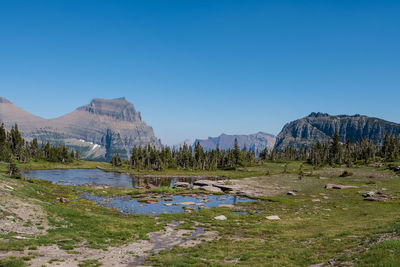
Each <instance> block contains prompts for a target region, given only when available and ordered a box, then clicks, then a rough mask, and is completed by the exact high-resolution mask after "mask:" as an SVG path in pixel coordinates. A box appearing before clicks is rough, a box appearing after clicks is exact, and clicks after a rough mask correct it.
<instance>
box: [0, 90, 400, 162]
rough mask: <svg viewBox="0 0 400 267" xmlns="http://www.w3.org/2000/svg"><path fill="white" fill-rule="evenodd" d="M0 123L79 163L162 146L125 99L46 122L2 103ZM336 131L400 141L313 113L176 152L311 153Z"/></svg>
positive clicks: (354, 121) (388, 130)
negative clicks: (62, 149) (61, 147)
mask: <svg viewBox="0 0 400 267" xmlns="http://www.w3.org/2000/svg"><path fill="white" fill-rule="evenodd" d="M0 123H4V124H5V127H6V128H7V129H11V127H12V126H13V125H14V124H15V123H17V124H18V127H19V129H20V131H21V133H22V135H23V137H24V138H25V139H26V140H27V141H31V140H32V139H33V138H37V139H38V140H39V141H50V142H51V143H52V144H58V143H63V144H65V145H66V146H67V147H68V148H70V149H74V150H80V151H81V154H82V156H83V158H85V159H91V160H109V159H110V158H111V157H112V156H113V155H114V153H119V154H120V155H121V157H122V158H129V156H130V153H131V150H132V148H133V146H135V145H137V146H139V145H142V146H144V145H147V144H150V145H152V146H155V147H157V148H160V147H161V146H162V144H161V141H160V140H159V139H157V138H156V136H155V135H154V132H153V129H152V127H150V126H148V125H146V123H145V122H143V121H142V118H141V114H140V112H137V111H136V110H135V108H134V106H133V104H132V103H130V102H128V101H127V100H126V99H125V98H116V99H108V100H107V99H101V98H95V99H93V100H92V101H91V102H90V104H88V105H85V106H82V107H79V108H77V109H76V110H74V111H73V112H71V113H68V114H66V115H64V116H61V117H58V118H55V119H44V118H41V117H38V116H34V115H32V114H30V113H28V112H26V111H24V110H23V109H21V108H19V107H17V106H16V105H14V104H13V103H11V102H10V101H8V100H7V99H5V98H3V97H0ZM335 129H337V130H338V132H339V136H340V140H341V141H342V142H346V140H347V139H349V140H350V141H352V142H356V141H358V140H359V139H360V138H364V139H370V140H372V141H373V142H374V143H375V144H378V145H381V144H383V142H384V139H385V135H386V134H393V135H395V136H398V135H400V124H397V123H394V122H389V121H385V120H382V119H379V118H373V117H367V116H363V115H353V116H349V115H329V114H326V113H314V112H313V113H311V114H310V115H308V116H307V117H304V118H301V119H298V120H295V121H292V122H290V123H287V124H286V125H285V126H284V127H283V129H282V131H281V132H280V133H279V134H278V136H276V137H275V136H274V135H272V134H268V133H264V132H258V133H256V134H249V135H227V134H221V135H220V136H218V137H209V138H208V139H197V140H195V141H194V142H192V141H190V140H185V141H184V142H181V143H179V144H177V145H175V147H176V148H179V147H180V146H183V145H184V144H186V145H188V146H192V145H194V144H196V143H197V142H199V143H200V144H201V145H202V146H203V148H204V149H205V150H211V149H215V148H216V147H217V146H219V148H220V149H229V148H233V146H234V141H235V138H237V140H238V144H239V146H240V147H241V148H243V147H246V148H247V149H252V150H254V151H258V152H260V151H262V150H263V149H264V148H266V147H267V148H268V149H269V150H272V149H273V148H276V149H277V150H283V149H285V148H286V147H291V148H297V149H298V148H303V147H309V146H311V145H313V144H315V143H316V142H318V141H319V142H328V141H330V140H331V139H332V137H333V135H334V132H335Z"/></svg>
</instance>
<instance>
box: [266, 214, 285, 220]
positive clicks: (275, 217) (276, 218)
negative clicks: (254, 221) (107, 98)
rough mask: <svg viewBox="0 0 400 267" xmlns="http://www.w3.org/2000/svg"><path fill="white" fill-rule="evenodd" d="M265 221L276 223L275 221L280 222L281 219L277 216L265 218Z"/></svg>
mask: <svg viewBox="0 0 400 267" xmlns="http://www.w3.org/2000/svg"><path fill="white" fill-rule="evenodd" d="M265 218H266V219H267V220H270V221H277V220H280V219H281V218H279V216H278V215H271V216H267V217H265Z"/></svg>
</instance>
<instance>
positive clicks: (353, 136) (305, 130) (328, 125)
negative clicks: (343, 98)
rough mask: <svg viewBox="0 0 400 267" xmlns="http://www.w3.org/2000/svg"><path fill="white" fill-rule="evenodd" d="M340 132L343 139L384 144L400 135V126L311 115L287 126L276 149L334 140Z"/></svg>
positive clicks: (358, 118) (361, 118)
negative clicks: (361, 139)
mask: <svg viewBox="0 0 400 267" xmlns="http://www.w3.org/2000/svg"><path fill="white" fill-rule="evenodd" d="M335 129H337V130H338V132H339V136H340V140H341V141H342V142H346V140H347V139H350V141H352V142H356V141H358V140H359V139H360V138H361V137H362V138H364V139H370V140H372V141H373V142H374V143H375V144H378V145H381V144H382V143H383V141H384V139H385V135H386V133H387V134H394V135H399V134H400V124H397V123H394V122H389V121H385V120H382V119H378V118H373V117H367V116H363V115H358V114H357V115H353V116H349V115H336V116H335V115H329V114H326V113H320V112H318V113H315V112H313V113H311V114H310V115H308V116H307V117H304V118H302V119H299V120H295V121H292V122H290V123H288V124H286V125H285V126H284V127H283V129H282V131H281V132H280V133H279V134H278V136H277V138H276V144H275V148H276V149H277V150H282V149H284V148H286V147H292V148H302V147H308V146H310V145H312V144H315V143H316V142H317V141H319V142H327V141H330V140H331V139H332V137H333V135H334V133H335Z"/></svg>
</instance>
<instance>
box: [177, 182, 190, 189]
mask: <svg viewBox="0 0 400 267" xmlns="http://www.w3.org/2000/svg"><path fill="white" fill-rule="evenodd" d="M174 187H175V188H184V189H189V188H190V184H189V183H186V182H176V183H175V184H174Z"/></svg>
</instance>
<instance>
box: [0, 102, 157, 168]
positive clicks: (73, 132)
mask: <svg viewBox="0 0 400 267" xmlns="http://www.w3.org/2000/svg"><path fill="white" fill-rule="evenodd" d="M3 105H5V104H4V103H0V121H5V119H7V120H8V121H9V122H8V123H6V127H7V128H10V127H11V125H13V124H14V123H18V125H19V128H20V129H21V130H22V133H23V136H24V137H25V138H26V139H27V140H29V139H32V138H38V139H39V140H43V141H51V142H52V143H57V142H63V143H65V144H66V145H67V146H68V147H70V148H73V149H79V150H81V152H82V155H83V156H84V157H85V158H88V159H97V160H109V159H110V158H111V157H112V156H113V154H114V153H119V154H120V155H121V157H123V158H128V157H129V156H130V153H131V150H132V148H133V146H135V145H137V146H139V145H142V146H144V145H147V144H150V145H152V146H156V147H160V146H161V142H160V140H158V139H157V138H156V137H155V135H154V132H153V129H152V128H151V127H150V126H148V125H146V123H145V122H143V121H142V119H141V115H140V113H139V112H137V111H136V110H135V108H134V106H133V104H132V103H129V102H128V101H126V99H125V98H117V99H100V98H96V99H93V100H92V101H91V103H90V104H88V105H85V106H82V107H80V108H77V109H76V110H75V111H73V112H71V113H69V114H66V115H64V116H62V117H59V118H56V119H50V120H46V119H42V118H39V117H35V116H33V115H31V114H29V113H27V112H25V111H23V110H22V109H19V108H18V107H16V106H15V105H13V104H11V103H6V105H8V106H7V107H3V108H2V106H3ZM10 111H14V112H13V114H14V115H12V116H11V115H10V114H9V113H10ZM15 111H18V112H15ZM16 114H17V115H16ZM24 118H27V119H24Z"/></svg>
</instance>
